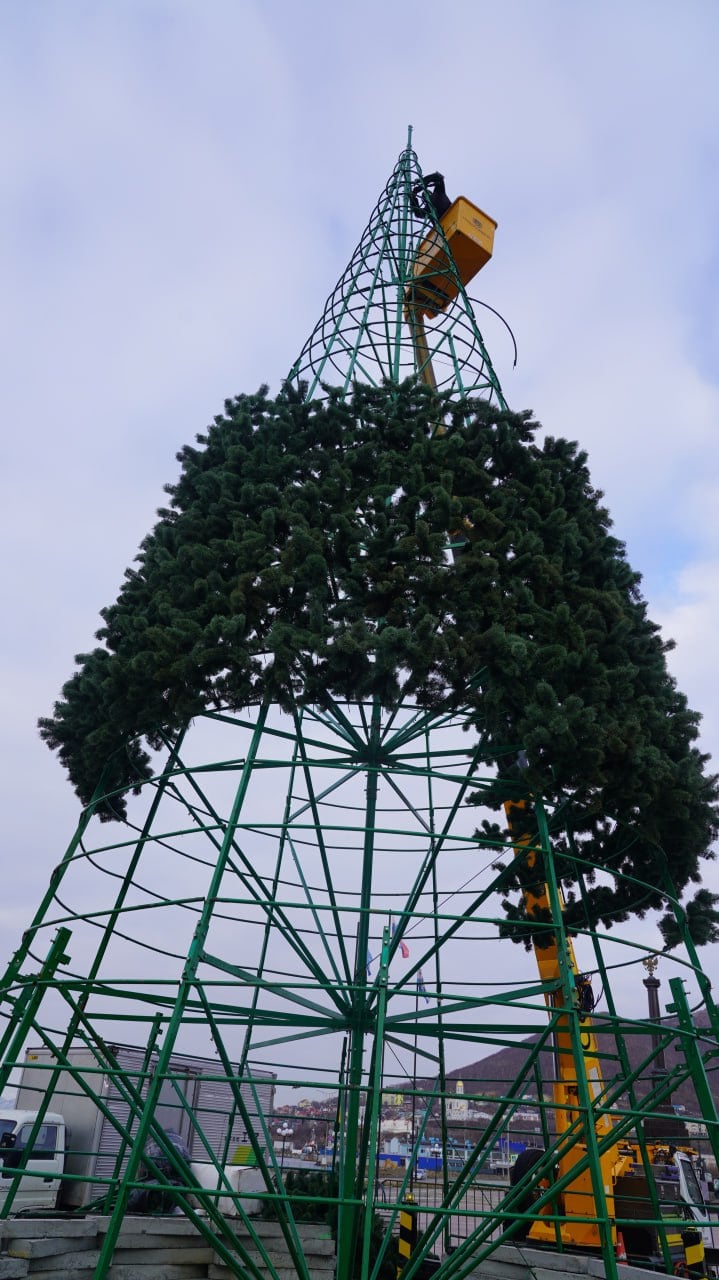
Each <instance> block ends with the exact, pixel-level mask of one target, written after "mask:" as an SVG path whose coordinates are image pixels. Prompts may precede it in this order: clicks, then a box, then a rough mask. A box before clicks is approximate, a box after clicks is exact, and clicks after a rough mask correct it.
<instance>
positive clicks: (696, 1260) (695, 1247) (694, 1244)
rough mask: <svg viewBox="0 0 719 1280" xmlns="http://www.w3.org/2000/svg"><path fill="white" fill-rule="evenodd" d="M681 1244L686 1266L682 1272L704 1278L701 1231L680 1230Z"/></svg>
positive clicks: (704, 1268)
mask: <svg viewBox="0 0 719 1280" xmlns="http://www.w3.org/2000/svg"><path fill="white" fill-rule="evenodd" d="M682 1244H683V1245H684V1263H685V1266H686V1271H685V1273H684V1274H685V1275H687V1276H696V1277H701V1278H702V1280H704V1277H706V1265H705V1262H704V1241H703V1240H702V1233H701V1231H697V1230H692V1231H682Z"/></svg>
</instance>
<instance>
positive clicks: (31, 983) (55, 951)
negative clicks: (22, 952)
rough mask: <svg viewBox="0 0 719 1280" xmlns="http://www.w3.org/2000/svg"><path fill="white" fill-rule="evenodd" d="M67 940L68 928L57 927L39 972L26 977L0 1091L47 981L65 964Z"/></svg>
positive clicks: (40, 1000)
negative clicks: (17, 1020)
mask: <svg viewBox="0 0 719 1280" xmlns="http://www.w3.org/2000/svg"><path fill="white" fill-rule="evenodd" d="M69 941H70V930H69V929H65V928H61V929H58V931H57V933H56V934H55V937H54V939H53V941H52V944H51V946H50V950H49V951H48V953H47V956H46V958H45V961H44V963H43V966H42V968H41V970H40V972H39V973H38V974H37V975H36V976H34V977H33V978H32V979H27V982H28V990H29V991H30V994H29V995H28V997H27V999H25V1000H24V1001H23V1012H22V1016H21V1018H20V1021H19V1023H17V1025H16V1026H14V1034H13V1035H12V1038H11V1040H10V1044H9V1046H8V1048H7V1053H6V1060H5V1064H4V1066H3V1067H2V1068H0V1093H2V1092H3V1090H4V1088H5V1086H6V1084H7V1082H8V1079H9V1077H10V1073H11V1071H12V1069H13V1067H14V1065H15V1062H16V1060H17V1058H18V1055H19V1054H20V1053H21V1051H22V1047H23V1045H24V1043H25V1037H26V1036H27V1033H28V1031H29V1030H30V1027H31V1026H32V1024H33V1022H34V1020H35V1014H36V1013H37V1011H38V1009H39V1008H40V1005H41V1003H42V998H43V996H44V995H45V992H46V990H47V984H48V982H50V980H51V979H52V978H53V977H54V976H55V971H56V969H57V968H58V965H61V964H67V962H68V960H69V959H70V957H69V956H68V955H66V954H65V948H66V947H67V944H68V942H69Z"/></svg>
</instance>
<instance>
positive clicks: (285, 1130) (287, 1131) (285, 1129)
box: [277, 1122, 294, 1173]
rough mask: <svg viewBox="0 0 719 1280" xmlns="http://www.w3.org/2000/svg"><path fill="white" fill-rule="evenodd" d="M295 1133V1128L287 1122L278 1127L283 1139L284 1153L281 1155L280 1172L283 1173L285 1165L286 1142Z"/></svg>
mask: <svg viewBox="0 0 719 1280" xmlns="http://www.w3.org/2000/svg"><path fill="white" fill-rule="evenodd" d="M293 1133H294V1129H291V1128H290V1126H289V1125H288V1124H287V1122H285V1123H284V1124H281V1125H279V1127H278V1129H277V1136H278V1137H279V1138H281V1139H282V1154H281V1155H280V1173H282V1171H283V1170H284V1167H285V1143H286V1142H287V1139H288V1138H291V1137H292V1134H293Z"/></svg>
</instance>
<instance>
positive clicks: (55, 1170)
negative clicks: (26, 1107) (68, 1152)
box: [0, 1107, 65, 1213]
mask: <svg viewBox="0 0 719 1280" xmlns="http://www.w3.org/2000/svg"><path fill="white" fill-rule="evenodd" d="M36 1119H37V1112H36V1111H19V1110H14V1109H10V1108H5V1107H4V1108H2V1109H1V1110H0V1208H2V1207H3V1205H4V1203H5V1201H6V1200H7V1197H8V1192H9V1191H11V1190H12V1189H13V1187H16V1190H15V1195H14V1199H13V1202H12V1206H11V1212H12V1213H21V1212H22V1210H23V1209H54V1207H55V1203H56V1200H57V1195H58V1191H59V1190H60V1179H61V1175H62V1173H63V1170H64V1168H65V1120H64V1118H63V1117H62V1116H61V1115H60V1114H59V1113H58V1112H56V1111H48V1112H46V1114H45V1115H44V1116H43V1121H42V1124H41V1125H40V1128H39V1129H38V1131H37V1134H36V1135H35V1141H34V1142H33V1145H32V1150H31V1151H30V1152H28V1153H27V1162H26V1164H25V1167H24V1169H22V1171H21V1172H20V1175H19V1181H18V1174H17V1170H18V1169H19V1167H20V1164H21V1163H22V1161H23V1159H24V1158H25V1153H26V1152H27V1145H28V1142H29V1140H30V1137H31V1135H32V1130H33V1126H34V1124H35V1121H36Z"/></svg>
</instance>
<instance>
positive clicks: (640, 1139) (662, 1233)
mask: <svg viewBox="0 0 719 1280" xmlns="http://www.w3.org/2000/svg"><path fill="white" fill-rule="evenodd" d="M568 839H569V847H570V849H571V850H572V853H573V854H574V855H575V857H576V856H577V849H576V846H575V843H574V839H573V837H572V833H571V831H570V832H569V833H568ZM577 883H578V885H579V894H580V897H581V899H582V903H583V904H584V906H585V910H586V903H587V887H586V884H585V882H584V874H583V872H582V869H581V867H579V866H577ZM592 946H593V948H594V956H595V959H596V962H597V970H598V972H599V977H600V980H601V983H602V990H603V992H604V996H605V999H606V1001H607V1008H608V1010H609V1014H610V1017H611V1019H612V1022H613V1023H614V1028H615V1031H614V1038H615V1043H616V1046H617V1055H618V1057H619V1064H620V1066H621V1068H622V1073H623V1076H624V1079H625V1080H630V1078H631V1075H632V1066H631V1063H630V1061H629V1053H628V1051H627V1046H626V1044H625V1042H624V1036H623V1035H622V1033H621V1031H620V1030H619V1028H618V1025H617V1024H618V1021H619V1019H618V1017H617V1009H616V1005H615V1003H614V996H613V995H612V988H611V984H610V981H609V974H608V973H607V967H606V965H605V963H604V956H603V955H602V949H601V947H600V945H599V939H598V938H597V935H596V933H595V932H592ZM627 1094H628V1096H629V1105H630V1106H631V1108H632V1110H634V1111H636V1110H638V1106H637V1094H636V1090H635V1088H634V1085H633V1084H630V1085H629V1086H628V1088H627ZM636 1138H637V1146H638V1147H639V1154H640V1155H641V1157H642V1166H643V1168H644V1176H645V1178H646V1180H647V1188H648V1191H649V1200H650V1203H651V1206H652V1213H653V1214H654V1218H655V1221H656V1223H657V1236H658V1238H659V1242H660V1244H661V1249H662V1258H663V1260H664V1266H665V1267H666V1269H667V1273H669V1274H670V1273H671V1269H672V1266H673V1265H674V1264H673V1261H672V1255H671V1252H670V1249H669V1244H668V1242H667V1233H666V1229H665V1228H664V1226H663V1225H662V1211H661V1206H660V1204H659V1196H658V1195H657V1184H656V1181H655V1179H654V1174H653V1171H652V1167H651V1161H650V1159H649V1152H648V1151H647V1144H646V1141H645V1138H644V1126H643V1125H641V1124H637V1127H636Z"/></svg>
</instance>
